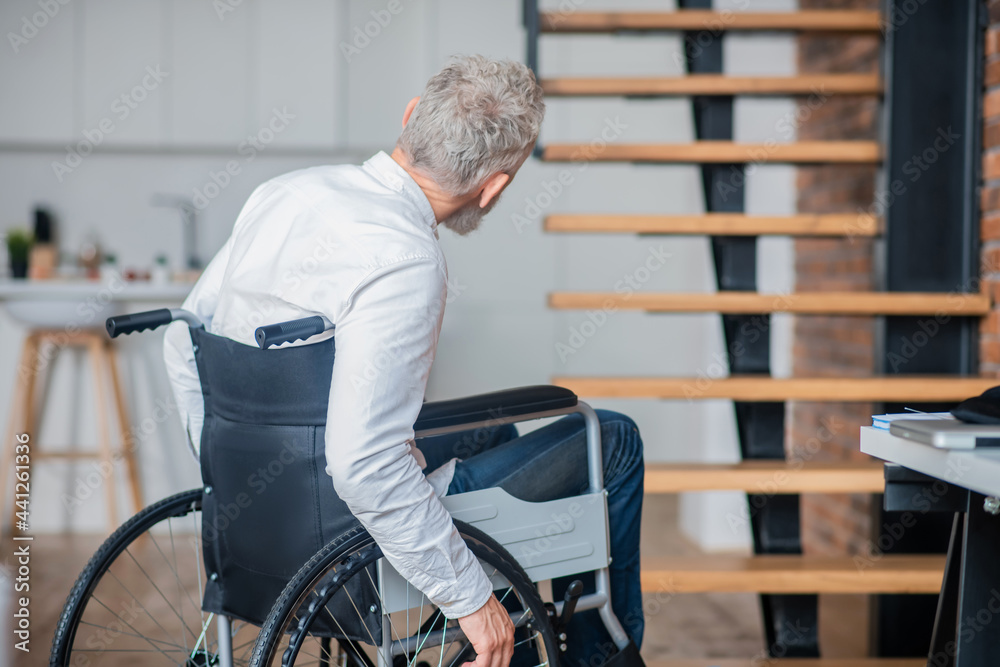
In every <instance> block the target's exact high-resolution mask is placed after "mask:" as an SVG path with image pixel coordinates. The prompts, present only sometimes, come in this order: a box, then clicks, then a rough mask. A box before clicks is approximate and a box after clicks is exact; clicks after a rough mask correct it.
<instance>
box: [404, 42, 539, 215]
mask: <svg viewBox="0 0 1000 667" xmlns="http://www.w3.org/2000/svg"><path fill="white" fill-rule="evenodd" d="M544 115H545V102H543V101H542V88H541V86H539V85H538V82H537V81H536V80H535V75H534V73H532V71H531V70H530V69H529V68H528V67H526V66H525V65H522V64H521V63H517V62H512V61H509V60H491V59H489V58H485V57H483V56H456V57H454V58H452V59H451V61H450V62H449V63H448V64H447V65H446V66H445V68H444V69H442V70H441V71H440V72H438V73H437V74H435V75H434V76H433V77H431V79H430V81H428V82H427V88H426V89H425V90H424V93H423V95H421V97H420V102H419V103H417V106H416V108H415V109H414V110H413V113H412V114H411V115H410V120H409V121H408V122H407V123H406V127H404V128H403V133H402V134H401V135H400V136H399V141H398V142H397V144H396V146H397V147H398V148H399V149H401V150H402V151H403V153H404V154H405V155H406V157H407V159H408V160H409V161H410V164H411V165H412V166H413V167H416V168H417V169H419V170H421V171H423V172H424V173H426V174H427V175H428V176H430V177H431V178H433V179H434V181H435V182H436V183H437V184H438V185H440V186H441V188H442V189H444V190H445V191H446V192H448V193H449V194H451V195H454V196H461V195H466V194H469V193H470V192H473V191H474V190H476V188H478V187H479V186H481V185H482V184H483V183H485V182H486V179H488V178H489V177H490V176H492V175H493V174H497V173H510V172H511V171H513V170H514V169H515V168H516V167H517V165H518V163H519V162H520V160H521V158H522V156H523V155H524V153H525V152H526V151H527V150H528V147H529V146H531V145H532V144H533V143H534V142H535V140H536V139H537V138H538V128H539V126H540V125H541V124H542V117H543V116H544Z"/></svg>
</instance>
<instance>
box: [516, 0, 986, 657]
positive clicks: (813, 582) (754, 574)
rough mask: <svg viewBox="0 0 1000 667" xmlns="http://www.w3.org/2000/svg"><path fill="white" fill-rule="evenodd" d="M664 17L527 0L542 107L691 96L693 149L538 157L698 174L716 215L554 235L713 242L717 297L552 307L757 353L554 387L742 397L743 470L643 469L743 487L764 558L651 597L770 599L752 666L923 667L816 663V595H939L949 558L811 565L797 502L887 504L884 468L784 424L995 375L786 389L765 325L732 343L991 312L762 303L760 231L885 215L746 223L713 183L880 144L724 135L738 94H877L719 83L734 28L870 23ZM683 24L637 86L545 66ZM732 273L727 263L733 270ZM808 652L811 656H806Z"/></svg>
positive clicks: (873, 158) (806, 16)
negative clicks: (696, 324) (565, 46)
mask: <svg viewBox="0 0 1000 667" xmlns="http://www.w3.org/2000/svg"><path fill="white" fill-rule="evenodd" d="M678 5H679V6H680V7H681V8H680V9H678V10H677V11H670V12H666V11H665V12H586V11H567V12H548V13H547V12H540V11H539V10H538V6H537V0H525V7H524V20H525V26H526V29H527V33H528V46H527V52H528V56H527V57H528V63H529V65H530V66H531V67H532V68H533V69H534V70H535V72H536V74H538V76H539V79H540V81H541V84H542V86H543V88H544V90H545V92H546V95H547V96H549V97H579V98H583V97H609V96H628V97H669V96H684V97H690V98H691V99H692V103H693V106H694V111H695V121H696V122H695V125H696V128H697V135H698V136H697V140H696V141H693V142H690V143H684V144H625V143H608V144H607V146H606V147H605V148H602V150H601V151H599V152H594V151H588V150H587V145H586V144H573V143H560V144H546V145H542V144H541V142H540V144H539V147H537V148H536V155H537V156H538V157H539V158H540V159H541V160H543V161H546V162H573V161H576V160H589V161H601V162H628V163H654V164H695V165H699V166H701V170H702V181H703V184H704V190H705V201H706V210H707V211H708V212H707V213H705V214H703V215H658V214H655V213H650V214H645V215H635V214H587V213H583V212H581V213H553V214H551V215H548V216H547V217H546V218H545V221H544V226H545V227H544V228H545V230H546V231H547V232H550V233H552V234H555V235H565V234H604V235H607V234H619V235H623V234H639V235H705V236H709V237H711V242H712V247H713V255H714V257H715V263H716V276H717V282H718V288H719V291H718V292H717V293H713V294H689V293H652V292H636V293H631V294H618V293H610V292H609V293H605V292H554V293H552V294H550V295H549V301H548V303H549V307H550V308H552V309H565V310H584V309H595V308H596V309H600V308H605V309H611V308H616V309H630V310H639V311H646V312H650V313H718V314H720V316H721V317H722V320H723V328H724V330H725V332H726V346H727V349H732V347H731V346H732V344H733V343H740V344H745V346H746V349H747V350H748V353H747V354H744V355H740V356H733V357H731V358H730V359H729V362H730V372H731V374H730V375H729V376H728V377H725V378H720V379H705V378H696V377H688V378H683V377H681V378H678V377H575V376H574V377H555V378H553V380H552V381H553V383H554V384H557V385H561V386H564V387H568V388H570V389H572V390H573V391H575V392H576V393H577V394H578V395H580V396H581V397H584V398H646V399H648V398H656V399H662V400H685V401H689V400H699V399H729V400H732V401H733V402H734V408H735V411H736V415H737V425H738V428H739V432H740V437H741V443H740V445H741V451H742V455H743V459H744V460H743V461H742V462H740V463H735V464H732V463H728V464H707V463H706V464H648V465H647V472H646V493H647V494H674V493H686V492H697V491H712V490H736V491H741V492H744V493H746V494H748V502H750V503H751V504H752V505H753V507H755V508H760V507H765V506H766V511H761V512H757V513H755V515H754V516H753V517H752V524H753V535H754V552H755V553H754V555H753V556H750V557H734V556H729V555H724V556H723V555H720V556H712V557H698V558H653V559H646V560H645V561H644V563H643V577H642V584H643V590H644V591H647V592H660V593H669V594H684V593H702V592H752V593H758V594H760V595H761V604H762V611H763V616H764V626H765V633H766V637H765V641H766V644H767V646H769V647H772V651H771V652H772V655H774V654H775V653H776V651H774V647H779V648H780V649H781V651H780V653H781V655H780V656H776V657H782V658H783V659H778V660H771V659H768V660H767V661H766V662H754V663H753V664H768V665H779V666H784V667H806V666H809V667H813V666H816V667H916V665H923V664H925V662H926V661H925V660H922V659H916V660H911V659H874V658H873V659H864V660H839V659H824V658H821V657H820V650H819V649H820V647H819V645H818V633H817V630H816V628H817V623H818V619H817V611H816V609H817V599H816V597H815V596H816V595H817V594H820V593H867V594H920V593H924V594H934V593H937V592H938V591H939V589H940V586H941V579H942V570H943V565H944V558H943V556H934V555H931V556H922V555H885V556H884V557H882V558H881V559H879V560H878V561H877V562H876V563H874V564H872V565H871V566H870V567H866V568H859V567H858V566H857V564H856V563H855V562H854V560H853V559H852V558H851V557H849V556H847V555H844V556H842V557H838V558H828V557H817V556H805V555H802V549H801V543H800V537H799V499H798V494H802V493H824V494H827V493H829V494H848V493H864V494H878V493H881V491H882V490H883V485H884V482H883V475H882V464H881V463H880V462H877V461H874V460H871V461H864V462H852V463H819V462H811V461H803V460H790V459H786V454H785V446H784V441H785V434H784V416H785V403H786V402H788V401H818V402H830V403H841V402H875V403H882V402H887V403H902V402H912V403H914V404H916V403H933V402H942V403H955V402H958V401H960V400H962V399H964V398H967V397H969V396H972V395H975V394H978V393H981V392H982V391H984V390H985V389H987V388H988V387H990V386H993V385H994V384H995V383H996V380H995V379H987V378H979V377H970V376H958V375H921V376H883V377H842V378H810V377H794V378H788V379H778V378H772V377H770V362H769V359H768V352H767V349H768V340H767V338H768V336H767V331H765V332H764V335H763V336H762V337H761V338H762V339H763V340H762V341H756V342H752V341H751V342H747V341H743V340H741V338H740V334H739V330H740V326H741V325H742V324H743V323H745V322H747V321H749V318H750V317H751V316H753V317H754V318H755V319H757V320H759V319H760V318H761V317H764V318H766V317H767V316H768V315H770V314H771V313H779V312H782V313H793V314H795V315H799V316H814V315H851V316H863V317H883V316H921V315H923V316H926V315H933V314H936V313H942V312H944V313H947V314H948V315H949V316H951V317H953V318H981V317H983V316H985V315H987V314H988V313H989V310H990V305H991V304H990V300H989V298H988V296H987V295H985V294H979V293H968V294H961V295H960V296H958V297H956V295H954V294H952V295H948V294H943V293H927V292H915V293H900V292H892V293H879V292H822V293H808V292H806V293H792V294H762V293H758V291H757V289H756V285H755V261H756V259H755V256H756V245H755V239H756V238H757V237H760V236H768V235H782V236H791V237H803V238H807V237H811V238H816V237H862V238H871V237H878V236H880V235H881V234H882V233H883V231H884V226H883V220H881V219H880V218H878V217H870V218H869V219H868V220H866V221H863V222H859V216H858V215H857V214H856V213H853V212H844V213H837V214H823V215H818V214H799V215H790V216H750V215H746V214H744V213H743V211H742V209H743V203H742V202H743V192H742V186H740V187H739V192H738V193H737V196H729V197H727V198H726V200H725V201H719V200H718V199H717V198H716V197H714V196H713V188H714V187H715V186H716V185H717V184H718V183H721V182H723V179H726V182H729V180H728V179H729V175H730V170H731V169H733V168H734V167H736V168H738V169H742V168H743V165H746V164H750V163H755V162H761V161H765V160H766V161H767V162H768V163H788V164H796V165H859V164H869V165H878V164H879V163H881V161H882V160H883V153H884V150H883V147H882V145H881V144H880V143H879V142H871V141H808V142H806V141H803V142H798V143H789V144H773V143H772V144H743V143H736V142H733V141H732V104H733V98H734V97H735V96H749V95H752V96H796V95H808V94H810V93H811V92H813V91H816V90H822V91H823V92H824V94H827V95H851V96H881V95H882V93H883V82H882V81H881V80H880V78H879V76H877V75H869V74H808V75H801V76H786V77H774V76H725V75H724V74H722V73H721V71H722V61H721V37H722V36H724V34H725V33H727V32H730V31H772V32H773V31H786V32H787V31H793V32H809V31H819V32H823V33H828V34H830V35H842V36H851V35H861V34H867V35H877V34H879V33H880V29H881V27H882V24H881V20H882V19H881V16H880V15H879V13H878V12H871V11H855V10H823V11H819V10H812V11H798V12H793V13H773V12H769V13H759V12H758V13H755V12H730V11H722V12H716V11H712V10H711V9H710V7H711V2H710V0H679V1H678ZM665 31H667V32H670V31H674V32H676V31H680V32H683V33H684V34H685V37H686V39H685V41H686V43H689V44H690V43H697V44H698V45H699V46H700V47H701V52H700V53H699V57H698V58H692V57H691V54H690V53H689V54H688V60H687V62H688V68H689V72H688V75H687V76H682V77H641V78H638V77H636V78H627V77H622V78H608V77H588V78H546V77H545V75H544V72H543V71H540V68H539V62H538V41H539V39H540V38H542V36H543V35H546V34H552V33H559V34H575V33H578V34H587V33H589V34H593V33H607V34H618V33H621V34H629V35H634V34H645V35H647V37H648V38H649V39H656V37H657V35H658V34H659V33H662V32H665ZM734 267H735V268H734ZM791 622H797V623H799V624H801V625H804V626H807V627H809V628H811V633H806V634H807V636H806V637H804V638H799V639H797V640H789V639H787V638H786V637H784V636H783V635H782V633H781V628H783V627H784V624H785V623H791ZM799 658H804V659H799ZM653 664H657V665H660V666H661V667H668V666H669V667H708V666H709V665H715V666H717V667H736V666H737V665H740V666H741V667H742V666H744V665H748V664H751V662H750V661H748V660H747V659H745V658H744V659H739V660H730V661H726V660H722V661H720V660H716V659H712V660H678V661H671V662H668V663H653Z"/></svg>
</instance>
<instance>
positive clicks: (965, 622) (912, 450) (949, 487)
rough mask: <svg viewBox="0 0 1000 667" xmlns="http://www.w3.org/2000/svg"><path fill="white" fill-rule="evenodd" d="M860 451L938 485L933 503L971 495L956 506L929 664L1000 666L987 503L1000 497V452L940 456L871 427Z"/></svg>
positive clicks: (996, 568)
mask: <svg viewBox="0 0 1000 667" xmlns="http://www.w3.org/2000/svg"><path fill="white" fill-rule="evenodd" d="M861 451H862V452H864V453H866V454H870V455H871V456H875V457H877V458H880V459H883V460H885V461H887V462H889V463H890V464H895V465H896V466H902V467H903V468H906V469H908V470H913V471H916V472H918V473H922V474H923V475H926V476H927V477H928V478H933V479H929V480H928V482H930V483H929V484H928V485H927V487H926V489H925V492H924V493H925V494H926V493H930V494H932V496H931V497H932V498H933V497H938V498H940V497H943V496H944V494H945V493H946V491H947V493H948V495H949V497H950V498H952V499H953V498H954V497H955V493H954V492H953V491H954V490H956V489H959V490H964V493H963V494H962V495H960V496H959V501H958V506H955V507H953V509H954V510H957V511H956V513H955V521H954V524H953V527H952V534H951V542H950V544H949V546H948V558H947V562H946V565H945V571H944V581H943V583H942V588H941V596H940V598H939V599H938V609H937V616H936V617H935V620H934V633H933V635H932V637H931V650H930V655H929V656H928V661H927V664H928V667H991V666H993V665H997V664H1000V515H997V514H993V513H991V512H989V511H986V510H985V509H984V505H985V504H986V501H987V498H990V497H998V496H1000V449H985V450H984V449H980V450H972V451H968V450H966V451H956V450H946V449H938V448H936V447H932V446H930V445H924V444H922V443H919V442H913V441H910V440H904V439H903V438H897V437H896V436H894V435H892V434H890V433H889V432H888V431H881V430H878V429H875V428H872V427H864V428H862V429H861ZM890 477H892V475H891V474H890V470H889V469H887V479H888V478H890ZM938 480H940V481H938ZM941 481H943V482H946V484H941ZM888 483H889V484H891V483H892V482H888ZM887 497H888V496H887ZM914 500H917V499H916V498H915V499H914ZM927 505H928V503H926V502H925V503H924V504H923V505H921V506H920V507H921V509H919V510H918V509H913V510H910V511H928V510H927V509H923V508H924V507H926V506H927ZM914 506H915V507H916V506H917V503H916V502H914ZM888 509H898V508H888Z"/></svg>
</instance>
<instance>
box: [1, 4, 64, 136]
mask: <svg viewBox="0 0 1000 667" xmlns="http://www.w3.org/2000/svg"><path fill="white" fill-rule="evenodd" d="M47 4H48V3H47ZM51 4H52V5H53V7H52V8H51V9H50V10H49V11H48V12H45V11H43V10H42V9H41V8H40V6H39V3H38V2H37V1H36V0H5V1H4V2H0V26H3V28H4V29H3V31H2V33H3V45H2V46H0V82H3V92H2V93H0V94H2V96H3V103H2V104H0V141H9V142H23V143H42V142H49V143H52V144H57V145H61V144H65V143H67V142H69V141H71V140H73V139H74V138H75V137H76V132H77V131H78V128H77V127H76V118H75V116H74V106H73V104H71V103H70V102H71V100H72V99H73V95H74V91H75V90H76V83H75V79H76V75H77V70H76V61H75V59H74V58H73V50H74V45H75V44H76V41H77V39H78V35H77V33H76V32H75V30H74V21H75V19H76V16H75V15H76V12H77V11H78V9H77V7H76V6H75V5H74V4H73V3H70V4H67V5H63V4H60V3H58V2H54V3H51ZM40 81H43V82H44V85H39V82H40Z"/></svg>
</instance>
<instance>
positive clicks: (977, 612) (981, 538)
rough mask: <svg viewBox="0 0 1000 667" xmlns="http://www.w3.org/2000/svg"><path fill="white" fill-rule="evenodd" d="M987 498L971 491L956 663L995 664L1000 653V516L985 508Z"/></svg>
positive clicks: (968, 666)
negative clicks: (999, 564) (999, 560)
mask: <svg viewBox="0 0 1000 667" xmlns="http://www.w3.org/2000/svg"><path fill="white" fill-rule="evenodd" d="M985 500H986V498H985V496H983V495H981V494H978V493H970V494H969V511H968V513H967V514H966V515H965V536H964V537H965V543H964V544H963V549H962V553H963V558H962V573H961V583H960V588H959V602H958V639H957V643H958V646H957V649H958V655H957V656H956V658H955V666H956V667H982V666H983V665H994V664H996V661H997V656H998V655H1000V567H998V566H997V555H998V554H1000V516H996V515H993V514H988V513H987V512H985V511H983V502H984V501H985Z"/></svg>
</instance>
